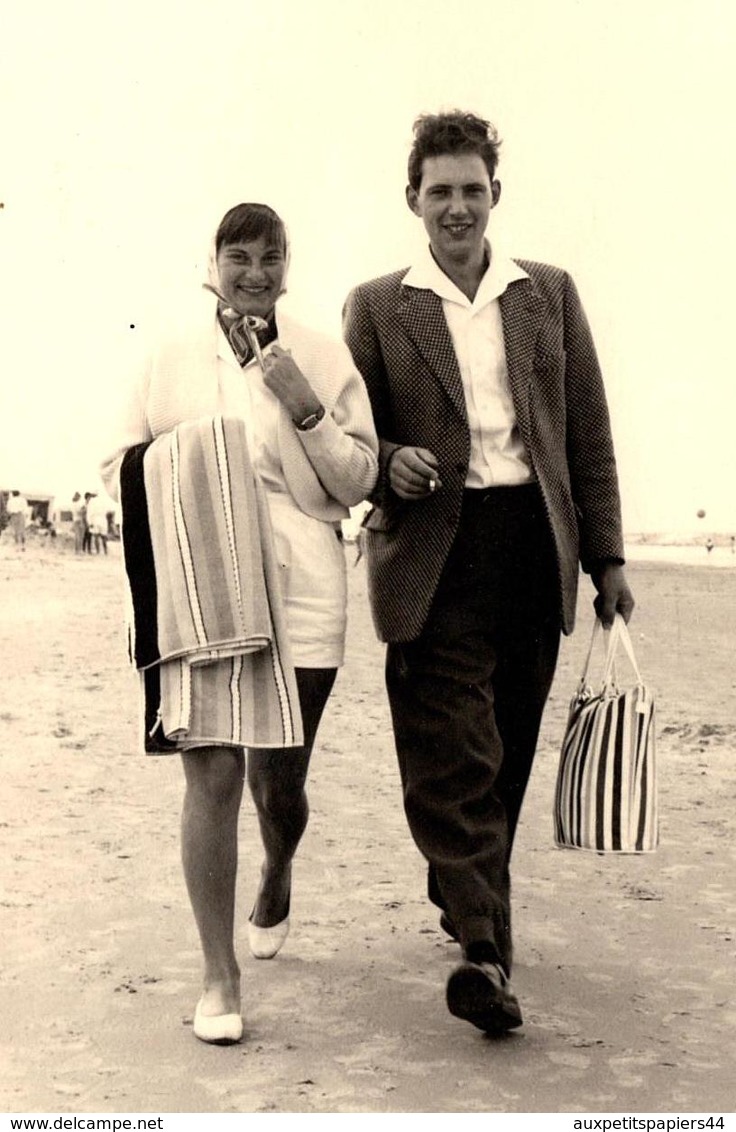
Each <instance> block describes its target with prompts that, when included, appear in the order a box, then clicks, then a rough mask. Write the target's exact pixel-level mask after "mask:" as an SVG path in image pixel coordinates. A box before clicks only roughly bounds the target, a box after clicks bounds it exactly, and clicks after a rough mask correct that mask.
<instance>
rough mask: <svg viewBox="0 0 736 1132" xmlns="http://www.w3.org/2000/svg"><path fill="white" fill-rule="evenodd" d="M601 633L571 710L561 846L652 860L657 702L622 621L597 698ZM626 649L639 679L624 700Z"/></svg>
mask: <svg viewBox="0 0 736 1132" xmlns="http://www.w3.org/2000/svg"><path fill="white" fill-rule="evenodd" d="M599 627H600V622H596V625H595V627H594V630H593V637H592V639H591V646H590V650H589V652H588V659H587V661H586V664H585V668H584V671H583V676H582V679H581V682H580V686H579V688H578V691H577V693H576V695H575V696H574V697H573V699H572V701H571V704H570V712H569V717H568V722H567V728H566V731H565V737H564V740H563V744H562V751H561V755H560V764H559V768H558V773H557V783H556V788H555V801H554V830H555V842H556V844H557V845H559V846H561V847H563V848H571V849H590V850H593V851H596V852H598V853H648V852H652V851H653V850H654V849H656V847H657V844H658V839H659V829H658V805H657V769H656V760H655V710H654V700H653V697H652V694H651V691H650V690H649V689H648V688H647V687H646V685H645V684H644V683H643V681H642V678H641V673H640V672H639V668H638V665H637V663H636V658H635V657H634V652H633V647H632V645H631V641H630V638H629V634H628V630H627V628H626V625H625V623H624V621H623V618H621V617H619V616H617V617H616V620H615V622H614V626H613V628H612V630H611V633H610V635H609V642H608V648H607V652H606V661H605V667H604V675H603V681H602V685H601V689H600V691H599V692H598V694H595V693H594V692H593V690H592V688H591V687H590V685H589V683H588V679H587V673H588V668H589V665H590V658H591V654H592V651H593V644H594V641H595V639H596V636H597V634H598V630H599ZM620 643H622V644H623V645H624V648H625V650H626V653H627V655H628V657H629V659H630V661H631V663H632V666H633V668H634V671H635V673H636V679H637V682H636V684H635V685H634V686H633V687H631V688H628V689H627V690H626V691H623V692H621V691H619V690H618V688H617V687H616V674H615V663H614V662H615V653H616V649H617V646H618V644H620Z"/></svg>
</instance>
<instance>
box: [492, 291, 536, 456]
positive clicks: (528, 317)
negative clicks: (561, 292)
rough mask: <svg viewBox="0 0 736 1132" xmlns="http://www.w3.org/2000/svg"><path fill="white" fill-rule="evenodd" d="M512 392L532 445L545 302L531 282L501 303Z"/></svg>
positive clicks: (504, 296)
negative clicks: (533, 391) (532, 399)
mask: <svg viewBox="0 0 736 1132" xmlns="http://www.w3.org/2000/svg"><path fill="white" fill-rule="evenodd" d="M499 303H500V307H501V320H502V322H503V339H504V346H505V349H506V368H507V370H508V377H509V390H510V392H511V399H512V401H513V403H514V411H515V413H516V421H517V424H518V426H519V431H520V433H521V436H522V439H523V440H524V442H525V443H526V444H527V447H528V446H529V443H530V441H529V388H530V385H531V382H532V377H533V373H534V367H533V361H534V348H535V345H536V341H537V338H538V336H539V330H540V327H541V325H542V321H543V318H544V302H543V300H542V298H541V296H540V295H539V294H538V293H537V291H536V288H535V287H534V284H533V282H532V281H531V280H530V279H523V280H518V281H515V282H513V283H511V284H510V286H508V287H507V288H506V290H505V291H504V293H503V294H502V295H501V298H500V300H499Z"/></svg>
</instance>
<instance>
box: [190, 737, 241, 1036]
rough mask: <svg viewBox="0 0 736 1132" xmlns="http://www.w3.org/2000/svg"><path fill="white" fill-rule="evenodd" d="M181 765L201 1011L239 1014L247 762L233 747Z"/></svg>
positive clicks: (198, 754) (197, 754)
mask: <svg viewBox="0 0 736 1132" xmlns="http://www.w3.org/2000/svg"><path fill="white" fill-rule="evenodd" d="M182 761H183V764H184V774H185V776H186V793H185V795H184V808H183V811H182V821H181V854H182V863H183V866H184V876H185V879H186V883H187V889H188V891H189V899H190V901H191V904H192V910H193V912H194V918H195V920H196V923H197V927H198V929H199V936H200V939H201V941H202V951H203V953H204V993H203V995H202V1000H201V1002H200V1010H201V1012H202V1013H203V1014H205V1015H210V1014H212V1015H214V1014H239V1013H240V968H239V967H238V962H237V959H236V957H235V945H234V939H233V930H234V919H235V878H236V875H237V868H238V813H239V810H240V800H241V798H242V795H243V781H244V773H245V758H244V754H243V752H242V751H241V750H239V749H238V748H235V747H208V748H205V749H199V750H196V751H192V752H189V753H185V754H183V755H182Z"/></svg>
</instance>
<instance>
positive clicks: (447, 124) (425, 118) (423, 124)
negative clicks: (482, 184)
mask: <svg viewBox="0 0 736 1132" xmlns="http://www.w3.org/2000/svg"><path fill="white" fill-rule="evenodd" d="M500 145H501V141H500V139H499V136H498V131H497V130H496V127H495V126H494V125H493V124H492V123H491V122H487V121H486V120H485V118H478V117H477V115H475V114H469V113H466V112H465V111H463V110H450V111H448V112H447V113H445V114H422V115H421V116H420V117H419V118H417V120H416V122H415V123H414V144H413V145H412V147H411V152H410V154H409V184H410V186H411V187H412V189H414V190H415V192H418V191H419V186H420V185H421V183H422V166H423V164H424V159H425V157H443V156H444V155H445V154H456V153H477V154H478V156H479V157H482V158H483V160H484V162H485V164H486V168H487V169H488V176H489V177H490V179H491V180H493V178H494V176H495V174H496V166H497V165H498V151H499V147H500Z"/></svg>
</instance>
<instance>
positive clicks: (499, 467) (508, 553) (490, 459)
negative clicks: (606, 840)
mask: <svg viewBox="0 0 736 1132" xmlns="http://www.w3.org/2000/svg"><path fill="white" fill-rule="evenodd" d="M414 129H415V135H414V145H413V148H412V150H411V154H410V157H409V177H408V180H409V184H408V186H407V189H406V199H407V202H408V205H409V208H410V209H411V211H412V212H413V213H414V214H415V215H416V216H417V217H418V218H419V219H420V220H421V221H422V223H423V225H424V228H425V230H426V233H427V236H428V238H429V239H428V246H427V245H426V244H425V245H424V247H423V248H422V249H421V250H420V251H419V254H418V255H417V257H416V259H415V261H414V263H413V265H412V266H411V267H410V268H409V269H408V270H407V269H406V268H405V269H403V270H401V271H397V272H395V273H394V274H392V275H386V276H383V277H382V278H379V279H374V280H373V281H372V282H369V283H364V284H362V285H361V286H358V287H356V288H355V290H354V291H353V292H352V293H351V294H350V296H349V297H348V300H347V304H346V308H345V321H344V329H345V338H346V341H347V344H348V346H349V347H350V350H351V352H352V355H353V357H354V358H355V361H356V364H357V366H358V368H359V369H360V371H361V373H362V374H363V377H364V378H365V381H366V385H367V386H368V392H369V395H370V398H371V404H372V406H373V415H374V419H375V421H376V427H377V430H378V435H379V440H380V473H379V480H378V485H377V487H376V490H375V492H374V495H373V502H374V504H375V509H374V511H373V513H372V515H371V516H370V517H369V518H368V520H367V521H366V523H365V537H366V543H365V552H366V560H367V566H368V575H369V585H370V597H371V604H372V610H373V617H374V621H375V624H376V627H377V631H378V634H379V636H380V638H381V639H382V640H384V641H387V642H388V651H387V663H386V680H387V688H388V695H389V700H390V704H391V712H392V716H393V726H394V736H395V741H396V748H397V752H398V758H399V767H400V771H401V777H402V783H403V791H404V805H405V809H406V815H407V818H408V822H409V826H410V829H411V832H412V834H413V836H414V840H415V841H416V844H417V846H418V847H419V849H420V850H421V852H422V853H423V854H424V856H425V858H426V859H427V861H428V864H429V875H428V892H429V897H430V899H431V900H432V901H433V902H434V903H435V904H436V905H437V906H438V907H439V909H440V911H441V917H440V924H441V926H442V927H443V928H444V930H445V931H446V932H447V933H448V934H449V935H450V936H452V937H454V938H455V939H457V940H458V941H459V943H460V946H461V949H462V961H461V962H460V963H459V964H458V966H457V967H456V968H455V970H454V971H453V972H452V974H451V975H450V979H449V982H448V984H447V989H446V998H447V1005H448V1007H449V1010H450V1011H451V1013H452V1014H454V1015H456V1016H457V1017H459V1018H462V1019H464V1020H466V1021H468V1022H470V1023H472V1024H473V1025H475V1026H477V1027H479V1028H480V1029H482V1030H485V1031H487V1032H488V1033H491V1034H497V1033H502V1032H504V1031H506V1030H510V1029H513V1028H515V1027H517V1026H520V1025H521V1023H522V1015H521V1009H520V1006H519V1003H518V1000H517V998H516V995H515V993H514V991H513V989H512V986H511V982H510V979H511V966H512V941H511V907H510V881H509V860H510V856H511V850H512V846H513V841H514V833H515V830H516V825H517V820H518V817H519V811H520V809H521V804H522V800H523V797H524V791H525V788H526V784H527V780H528V777H529V773H530V770H531V766H532V761H533V758H534V752H535V747H536V742H537V735H538V731H539V726H540V721H541V717H542V710H543V708H544V705H545V701H546V699H547V695H548V692H549V688H550V685H551V682H552V677H553V675H554V671H555V664H556V660H557V653H558V647H559V640H560V630H562V631H563V632H565V633H569V632H571V631H572V628H573V621H574V617H575V607H576V592H577V584H578V570H579V566H580V564H582V567H583V569H584V571H586V572H587V573H589V574H590V576H591V579H592V581H593V585H594V586H595V589H596V590H597V597H596V598H595V608H596V612H597V614H598V616H599V617H600V618H601V620H602V621H603V623H604V624H605V625H611V624H612V622H613V619H614V615H615V614H616V613H617V612H620V613H621V614H622V615H623V616H624V618H625V619H626V620H628V618H629V617H630V615H631V612H632V608H633V604H634V602H633V598H632V595H631V592H630V590H629V587H628V585H627V582H626V578H625V576H624V569H623V564H624V551H623V539H622V530H621V515H620V504H619V492H618V484H617V475H616V465H615V460H614V453H613V445H612V440H611V431H610V426H609V415H608V410H607V407H606V398H605V394H604V388H603V382H602V379H601V373H600V369H599V365H598V361H597V358H596V352H595V347H594V345H593V340H592V337H591V333H590V329H589V327H588V322H587V320H586V317H585V314H584V312H583V308H582V306H581V303H580V299H579V298H578V294H577V291H576V288H575V285H574V283H573V281H572V279H571V278H570V276H569V275H568V274H567V273H566V272H564V271H562V270H560V269H559V268H556V267H550V266H548V265H547V264H543V263H536V262H532V261H529V260H513V259H508V258H507V257H506V256H504V255H503V253H502V251H501V249H500V247H497V245H496V244H495V243H493V242H492V243H488V241H487V240H486V239H485V230H486V226H487V224H488V220H489V217H490V213H491V211H492V209H493V208H494V207H495V206H496V204H497V203H498V200H499V197H500V194H501V184H500V182H499V181H498V180H497V179H496V165H497V160H498V151H499V144H500V143H499V140H498V135H497V133H496V130H495V129H494V127H493V126H492V125H490V123H488V122H487V121H485V120H484V119H482V118H479V117H477V116H476V115H474V114H470V113H463V112H460V111H457V112H453V113H446V114H438V115H427V116H423V117H421V118H419V119H418V120H417V122H416V123H415V127H414Z"/></svg>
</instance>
